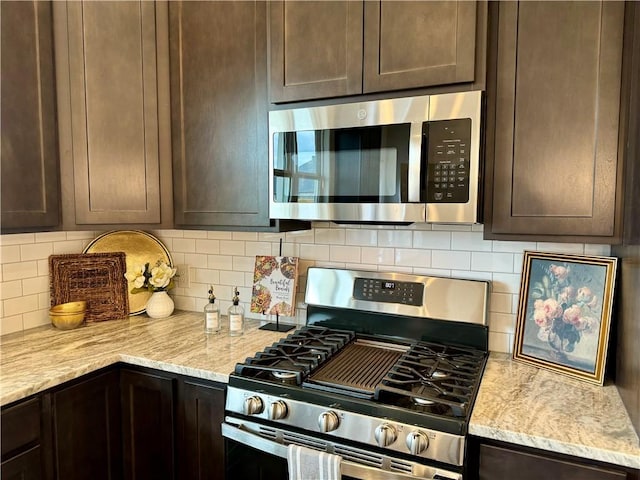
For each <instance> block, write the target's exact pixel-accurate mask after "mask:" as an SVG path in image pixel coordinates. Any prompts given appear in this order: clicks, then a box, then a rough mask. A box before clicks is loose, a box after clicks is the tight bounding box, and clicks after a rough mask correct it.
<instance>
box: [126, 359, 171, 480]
mask: <svg viewBox="0 0 640 480" xmlns="http://www.w3.org/2000/svg"><path fill="white" fill-rule="evenodd" d="M174 384H175V380H174V378H172V377H170V376H167V375H164V374H160V373H159V372H158V373H156V372H154V371H146V370H145V371H137V370H128V369H126V368H123V369H122V370H121V372H120V388H121V398H122V445H123V452H124V478H125V479H136V480H146V479H154V480H162V479H172V478H175V459H174V401H173V399H174Z"/></svg>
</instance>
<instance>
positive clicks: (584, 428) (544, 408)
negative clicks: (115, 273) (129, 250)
mask: <svg viewBox="0 0 640 480" xmlns="http://www.w3.org/2000/svg"><path fill="white" fill-rule="evenodd" d="M259 325H260V322H257V321H254V320H247V323H246V328H245V334H244V335H242V336H240V337H229V336H228V335H227V331H226V330H225V329H223V331H222V332H221V333H220V334H219V335H207V334H205V333H204V327H203V320H202V315H201V314H199V313H197V312H176V313H174V314H173V315H172V316H171V317H169V318H166V319H155V320H154V319H150V318H148V317H147V316H146V315H140V316H134V317H129V318H126V319H123V320H114V321H108V322H100V323H95V324H90V325H87V326H83V327H80V328H78V329H75V330H69V331H61V330H57V329H55V328H54V327H52V326H43V327H38V328H34V329H30V330H26V331H24V332H19V333H14V334H9V335H5V336H2V337H0V405H6V404H8V403H11V402H14V401H16V400H20V399H22V398H25V397H27V396H29V395H32V394H34V393H38V392H41V391H44V390H46V389H48V388H51V387H55V386H57V385H59V384H61V383H63V382H65V381H68V380H72V379H74V378H77V377H79V376H81V375H84V374H86V373H90V372H92V371H95V370H97V369H99V368H102V367H106V366H108V365H112V364H114V363H116V362H126V363H129V364H133V365H140V366H145V367H150V368H155V369H159V370H164V371H167V372H172V373H177V374H182V375H188V376H192V377H197V378H203V379H208V380H213V381H218V382H227V380H228V378H229V373H231V372H232V371H233V369H234V367H235V364H236V363H238V362H242V361H244V360H245V358H246V357H248V356H252V355H253V354H255V353H256V352H258V351H260V350H262V349H264V348H265V347H266V346H267V345H270V344H272V343H274V342H276V341H277V340H278V339H280V338H282V337H283V336H285V335H286V333H281V332H270V331H265V330H258V327H259ZM469 433H471V434H473V435H476V436H479V437H484V438H490V439H497V440H503V441H507V442H510V443H515V444H520V445H526V446H531V447H536V448H540V449H543V450H552V451H555V452H561V453H567V454H570V455H575V456H578V457H583V458H592V459H595V460H600V461H604V462H609V463H613V464H616V465H623V466H628V467H632V468H640V445H639V443H638V437H637V436H636V435H635V432H634V430H633V427H632V425H631V421H630V419H629V416H628V414H627V412H626V410H625V409H624V405H623V404H622V401H621V400H620V396H619V395H618V392H617V390H616V387H615V386H613V385H609V386H605V387H598V386H594V385H590V384H586V383H584V382H580V381H578V380H574V379H571V378H567V377H564V376H561V375H557V374H554V373H553V372H547V371H543V370H539V369H537V368H534V367H531V366H528V365H524V364H520V363H516V362H513V361H512V360H510V358H509V357H508V356H507V355H504V354H494V353H492V354H491V355H490V357H489V361H488V362H487V368H486V370H485V374H484V377H483V380H482V384H481V386H480V391H479V393H478V398H477V400H476V403H475V406H474V410H473V414H472V417H471V422H470V424H469Z"/></svg>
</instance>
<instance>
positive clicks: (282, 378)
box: [270, 372, 297, 385]
mask: <svg viewBox="0 0 640 480" xmlns="http://www.w3.org/2000/svg"><path fill="white" fill-rule="evenodd" d="M270 374H271V377H273V379H275V380H277V381H278V382H279V383H282V384H284V385H296V384H297V382H296V377H297V375H296V374H295V373H293V372H271V373H270Z"/></svg>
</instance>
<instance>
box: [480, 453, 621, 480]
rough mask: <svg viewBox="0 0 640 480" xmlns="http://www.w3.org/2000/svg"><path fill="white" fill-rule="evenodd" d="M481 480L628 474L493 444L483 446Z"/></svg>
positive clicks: (607, 478)
mask: <svg viewBox="0 0 640 480" xmlns="http://www.w3.org/2000/svg"><path fill="white" fill-rule="evenodd" d="M478 478H479V480H495V479H497V478H518V479H520V480H539V479H540V478H557V479H562V480H623V479H626V478H627V474H626V473H625V472H624V471H622V470H614V469H609V468H606V467H600V466H595V465H587V464H581V463H577V462H575V463H574V462H571V461H568V460H557V459H554V458H548V457H545V456H542V455H536V454H532V453H525V452H519V451H516V450H511V449H507V448H502V447H497V446H493V445H480V469H479V476H478Z"/></svg>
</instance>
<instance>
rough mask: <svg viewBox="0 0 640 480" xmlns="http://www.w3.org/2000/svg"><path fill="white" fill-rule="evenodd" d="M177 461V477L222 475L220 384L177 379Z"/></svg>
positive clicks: (211, 478)
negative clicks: (178, 472)
mask: <svg viewBox="0 0 640 480" xmlns="http://www.w3.org/2000/svg"><path fill="white" fill-rule="evenodd" d="M178 398H179V407H178V408H179V410H178V411H179V412H180V413H179V429H180V431H179V441H178V463H179V471H180V475H179V477H180V478H189V479H198V480H205V479H206V480H215V479H220V480H223V479H224V461H225V460H224V441H223V437H222V431H221V425H222V422H223V421H224V385H212V384H208V383H207V384H205V383H203V382H200V381H195V380H191V379H185V380H182V381H180V384H179V388H178Z"/></svg>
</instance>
